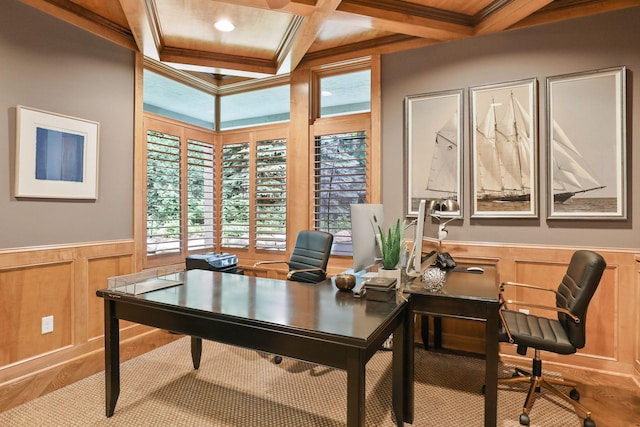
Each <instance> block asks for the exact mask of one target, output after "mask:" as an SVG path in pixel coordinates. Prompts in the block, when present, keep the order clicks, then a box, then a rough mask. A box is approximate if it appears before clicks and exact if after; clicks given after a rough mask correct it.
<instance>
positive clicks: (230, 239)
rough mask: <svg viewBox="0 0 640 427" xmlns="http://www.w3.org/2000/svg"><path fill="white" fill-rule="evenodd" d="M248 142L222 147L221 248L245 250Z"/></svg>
mask: <svg viewBox="0 0 640 427" xmlns="http://www.w3.org/2000/svg"><path fill="white" fill-rule="evenodd" d="M249 154H250V153H249V143H248V142H242V143H234V144H225V145H224V146H223V147H222V186H221V190H222V194H221V206H222V225H221V229H220V234H221V237H222V246H223V247H227V248H248V247H249V179H250V176H249V173H250V167H249Z"/></svg>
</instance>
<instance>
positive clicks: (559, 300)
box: [556, 250, 607, 348]
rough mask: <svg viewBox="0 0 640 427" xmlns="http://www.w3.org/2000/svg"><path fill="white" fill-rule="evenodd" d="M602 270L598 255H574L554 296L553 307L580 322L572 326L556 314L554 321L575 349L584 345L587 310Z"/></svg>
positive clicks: (584, 253)
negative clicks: (556, 317) (556, 318)
mask: <svg viewBox="0 0 640 427" xmlns="http://www.w3.org/2000/svg"><path fill="white" fill-rule="evenodd" d="M606 266H607V263H606V262H605V261H604V258H602V256H601V255H600V254H598V253H596V252H592V251H586V250H580V251H576V252H575V253H574V254H573V256H572V257H571V261H570V262H569V267H568V268H567V272H566V274H565V275H564V277H563V278H562V283H560V286H559V287H558V290H557V292H556V307H560V308H565V309H567V310H569V311H571V313H573V314H574V315H576V316H577V317H578V318H579V319H580V322H578V323H576V322H575V321H574V320H573V319H571V317H569V316H567V315H566V314H564V313H558V320H560V322H561V323H562V325H563V326H564V329H565V330H566V331H567V336H568V337H569V341H571V344H573V346H574V347H575V348H582V347H584V345H585V340H586V332H585V326H586V323H587V319H586V318H587V308H588V307H589V302H590V301H591V297H593V294H594V293H595V291H596V289H597V288H598V284H599V283H600V278H601V277H602V273H603V272H604V269H605V267H606Z"/></svg>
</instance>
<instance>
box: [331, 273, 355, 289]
mask: <svg viewBox="0 0 640 427" xmlns="http://www.w3.org/2000/svg"><path fill="white" fill-rule="evenodd" d="M354 286H356V276H354V275H353V274H338V275H336V288H338V289H340V290H341V291H345V292H346V291H350V290H351V289H353V288H354Z"/></svg>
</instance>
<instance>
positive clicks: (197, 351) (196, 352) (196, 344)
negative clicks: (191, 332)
mask: <svg viewBox="0 0 640 427" xmlns="http://www.w3.org/2000/svg"><path fill="white" fill-rule="evenodd" d="M201 357H202V338H198V337H191V360H193V369H198V368H200V358H201Z"/></svg>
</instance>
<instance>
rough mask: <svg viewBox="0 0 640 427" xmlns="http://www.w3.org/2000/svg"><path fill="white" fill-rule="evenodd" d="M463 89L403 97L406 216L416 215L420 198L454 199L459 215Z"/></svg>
mask: <svg viewBox="0 0 640 427" xmlns="http://www.w3.org/2000/svg"><path fill="white" fill-rule="evenodd" d="M463 94H464V91H463V89H454V90H446V91H441V92H432V93H424V94H417V95H409V96H407V97H405V100H404V121H405V123H404V125H405V129H404V135H405V137H404V162H405V177H404V178H405V208H404V210H405V216H407V217H417V216H418V206H419V205H420V201H421V200H427V202H428V203H429V202H435V203H436V204H437V203H440V202H441V201H443V200H447V199H450V200H455V201H456V202H457V203H458V206H459V209H458V210H455V211H442V212H440V214H441V216H443V217H452V218H460V217H462V205H463V195H462V158H463V147H464V135H463V130H464V128H463V121H462V117H463V105H462V102H463Z"/></svg>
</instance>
